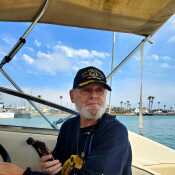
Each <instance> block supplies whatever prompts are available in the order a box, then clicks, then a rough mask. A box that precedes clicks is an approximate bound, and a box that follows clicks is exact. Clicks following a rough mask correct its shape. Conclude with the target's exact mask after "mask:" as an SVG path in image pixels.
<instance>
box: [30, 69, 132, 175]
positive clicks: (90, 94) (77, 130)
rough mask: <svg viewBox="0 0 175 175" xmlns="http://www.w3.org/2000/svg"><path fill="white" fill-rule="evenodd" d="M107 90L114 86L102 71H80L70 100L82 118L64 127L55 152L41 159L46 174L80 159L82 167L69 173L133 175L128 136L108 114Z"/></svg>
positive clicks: (80, 174)
mask: <svg viewBox="0 0 175 175" xmlns="http://www.w3.org/2000/svg"><path fill="white" fill-rule="evenodd" d="M107 91H111V87H110V86H109V85H108V84H107V82H106V77H105V75H104V73H103V72H102V71H101V70H99V69H97V68H96V67H92V66H90V67H86V68H83V69H80V70H79V71H78V72H77V74H76V76H75V79H74V83H73V88H72V90H71V91H70V97H71V101H72V102H73V103H74V104H75V107H76V109H77V110H78V111H79V115H77V116H76V117H74V118H72V119H69V120H67V121H66V122H65V123H64V124H63V125H62V127H61V129H60V133H59V136H58V140H57V144H56V146H55V149H54V151H53V152H52V154H50V155H46V156H43V157H42V158H41V167H42V171H43V172H45V173H47V174H50V175H54V174H57V173H59V172H61V171H63V167H64V166H63V164H64V165H65V164H66V163H67V162H68V161H67V160H70V158H71V159H72V156H77V157H78V158H79V159H80V160H82V161H81V162H82V165H81V166H79V167H78V168H74V167H72V168H71V170H70V171H69V174H77V175H102V174H103V175H131V147H130V143H129V140H128V133H127V130H126V128H125V127H124V126H123V125H122V124H121V123H120V122H119V121H117V120H116V118H115V117H114V116H111V115H109V114H107V113H105V110H106V96H107ZM65 162H66V163H65ZM30 173H31V174H32V175H34V174H36V173H35V172H29V171H28V174H30Z"/></svg>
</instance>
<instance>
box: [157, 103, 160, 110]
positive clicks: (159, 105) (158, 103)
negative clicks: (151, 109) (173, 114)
mask: <svg viewBox="0 0 175 175" xmlns="http://www.w3.org/2000/svg"><path fill="white" fill-rule="evenodd" d="M157 104H158V106H157V108H158V111H159V110H160V101H158V102H157Z"/></svg>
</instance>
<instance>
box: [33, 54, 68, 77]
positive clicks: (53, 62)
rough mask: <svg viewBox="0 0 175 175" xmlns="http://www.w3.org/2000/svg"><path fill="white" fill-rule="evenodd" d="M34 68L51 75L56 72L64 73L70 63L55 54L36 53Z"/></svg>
mask: <svg viewBox="0 0 175 175" xmlns="http://www.w3.org/2000/svg"><path fill="white" fill-rule="evenodd" d="M35 67H36V68H37V69H39V70H41V71H45V72H47V73H50V74H52V75H54V74H56V73H57V72H58V71H61V72H64V71H67V70H69V69H70V68H71V63H70V62H69V61H68V60H67V59H66V58H65V57H64V56H62V55H60V54H59V53H57V52H53V53H44V52H38V53H37V59H36V61H35Z"/></svg>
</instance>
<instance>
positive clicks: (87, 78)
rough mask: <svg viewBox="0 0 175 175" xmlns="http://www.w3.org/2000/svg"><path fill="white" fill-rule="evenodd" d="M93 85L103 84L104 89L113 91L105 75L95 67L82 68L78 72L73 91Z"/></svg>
mask: <svg viewBox="0 0 175 175" xmlns="http://www.w3.org/2000/svg"><path fill="white" fill-rule="evenodd" d="M92 83H99V84H102V85H103V86H104V88H106V89H107V90H109V91H111V87H110V86H109V85H108V84H107V81H106V76H105V74H104V73H103V72H102V71H101V70H100V69H98V68H96V67H93V66H88V67H85V68H82V69H80V70H79V71H78V72H77V74H76V76H75V78H74V83H73V89H75V88H81V87H84V86H87V85H89V84H92Z"/></svg>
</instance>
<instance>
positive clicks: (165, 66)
mask: <svg viewBox="0 0 175 175" xmlns="http://www.w3.org/2000/svg"><path fill="white" fill-rule="evenodd" d="M160 67H162V68H170V65H169V64H168V63H162V64H160Z"/></svg>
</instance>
